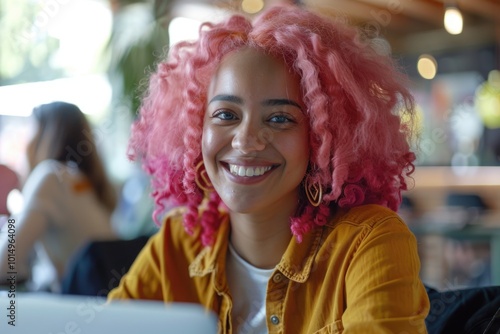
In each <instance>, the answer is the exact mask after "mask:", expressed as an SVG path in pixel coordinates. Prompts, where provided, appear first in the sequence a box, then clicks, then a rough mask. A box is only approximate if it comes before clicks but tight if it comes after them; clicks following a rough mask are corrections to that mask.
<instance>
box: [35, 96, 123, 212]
mask: <svg viewBox="0 0 500 334" xmlns="http://www.w3.org/2000/svg"><path fill="white" fill-rule="evenodd" d="M33 114H34V115H35V118H36V120H37V122H38V133H37V134H36V135H35V137H34V139H33V141H32V143H31V144H32V148H31V149H32V154H31V156H30V157H29V160H30V161H29V162H30V166H31V168H34V167H35V166H36V165H37V164H38V163H39V162H41V161H43V160H46V159H54V160H57V161H61V162H70V161H72V162H74V163H75V164H76V165H77V166H78V168H79V170H80V171H81V172H82V173H83V174H85V175H86V176H87V178H88V180H89V182H90V183H91V184H92V187H93V189H94V190H95V193H96V195H97V197H98V198H99V200H100V201H101V202H102V203H103V204H104V205H105V206H106V207H107V208H108V209H109V210H110V211H112V210H113V209H114V208H115V206H116V194H115V191H114V189H113V187H112V185H111V183H110V181H109V180H108V178H107V176H106V173H105V170H104V166H103V163H102V161H101V158H100V157H99V154H98V151H97V148H96V145H95V140H94V136H93V134H92V130H91V128H90V124H89V122H88V121H87V119H86V117H85V115H84V114H83V113H82V111H81V110H80V109H79V108H78V107H77V106H76V105H74V104H71V103H66V102H59V101H57V102H52V103H47V104H42V105H40V106H38V107H35V108H34V109H33Z"/></svg>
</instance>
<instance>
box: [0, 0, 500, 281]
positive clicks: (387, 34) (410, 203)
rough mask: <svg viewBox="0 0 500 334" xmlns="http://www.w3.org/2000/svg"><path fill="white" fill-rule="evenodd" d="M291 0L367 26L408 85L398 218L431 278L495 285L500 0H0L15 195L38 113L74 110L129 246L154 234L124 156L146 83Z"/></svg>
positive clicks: (143, 186) (4, 105) (0, 61)
mask: <svg viewBox="0 0 500 334" xmlns="http://www.w3.org/2000/svg"><path fill="white" fill-rule="evenodd" d="M284 2H285V3H296V4H300V5H303V6H305V7H307V8H310V9H312V10H314V11H317V12H318V13H321V14H323V15H326V16H329V17H331V18H332V19H333V18H335V19H342V20H346V21H349V22H351V23H352V24H355V25H357V26H359V27H360V29H361V31H362V33H363V34H366V35H367V36H370V37H371V38H372V46H373V47H374V48H376V49H377V50H378V52H381V53H387V54H392V56H393V57H394V58H396V59H397V61H398V62H399V63H400V64H401V66H402V68H403V70H404V71H405V72H406V73H407V74H408V75H409V76H410V78H411V84H412V87H411V89H412V91H413V93H414V95H415V98H416V101H417V104H418V113H419V115H418V119H419V133H420V135H421V137H420V140H419V141H418V142H417V143H416V144H415V149H416V150H417V153H418V163H417V164H418V166H417V168H416V172H415V173H414V174H413V181H412V184H411V185H410V189H409V190H408V191H407V192H405V194H404V201H403V205H402V206H401V210H400V214H401V216H402V217H403V218H404V219H405V221H406V222H407V223H408V225H409V226H410V228H411V229H412V230H413V231H414V232H415V234H416V235H417V238H418V239H419V245H420V251H421V258H422V278H423V279H424V282H426V283H428V284H430V285H433V286H435V287H438V288H441V289H447V288H456V287H460V286H481V285H488V284H493V283H495V284H500V167H499V166H500V0H474V1H470V0H456V1H451V0H302V1H299V0H296V1H290V0H289V1H278V0H265V1H263V0H199V1H194V0H193V1H188V0H182V1H181V0H177V1H174V0H0V164H3V165H5V166H7V167H9V168H10V169H11V170H13V171H15V173H16V174H17V176H18V178H19V185H17V186H15V188H22V184H23V182H24V180H25V179H26V177H27V174H28V172H29V170H28V169H29V168H28V163H27V159H26V156H25V154H24V152H26V145H27V143H28V142H29V141H30V139H31V137H32V136H33V132H34V125H33V121H32V120H31V118H30V117H29V116H30V115H31V112H32V109H33V107H34V106H36V105H39V104H42V103H47V102H50V101H54V100H62V101H67V102H71V103H74V104H76V105H78V106H79V107H80V108H81V109H82V111H83V112H84V113H85V114H86V115H87V116H88V118H89V120H90V121H91V123H92V125H93V129H94V135H95V138H96V144H97V146H98V148H99V150H101V154H102V156H103V158H104V160H105V161H104V162H105V165H106V169H107V172H108V174H109V175H110V176H111V178H112V181H113V183H114V185H115V186H116V189H117V192H118V193H119V194H120V202H119V205H118V208H117V212H116V214H115V219H114V222H113V223H114V225H115V228H116V229H117V230H118V231H119V233H120V236H121V237H122V238H123V239H132V238H136V237H138V236H143V235H146V236H147V235H150V234H151V233H154V230H155V227H154V223H153V222H152V220H151V217H150V216H151V209H152V203H151V202H152V201H151V200H150V198H149V196H148V192H149V189H148V186H149V181H148V179H147V178H146V177H145V176H144V174H143V173H142V172H141V170H140V168H139V167H138V166H137V165H136V164H134V163H132V162H130V161H128V160H127V154H126V148H127V141H128V136H129V128H130V124H131V122H132V121H133V119H134V117H135V115H136V111H137V108H138V105H139V96H140V95H141V92H142V90H143V89H144V85H145V78H146V77H147V74H148V73H149V71H151V70H152V68H153V67H154V65H155V63H156V62H157V61H158V60H159V59H160V58H161V57H162V56H164V55H165V54H166V52H168V47H169V46H170V45H172V44H174V43H176V42H178V41H181V40H189V39H192V38H195V37H196V36H197V31H198V27H199V25H200V23H201V22H203V21H206V20H210V21H217V20H221V19H223V18H224V17H226V16H228V15H229V14H232V13H234V12H239V13H242V14H244V15H248V16H252V15H255V14H256V13H258V12H259V11H261V10H262V9H263V8H265V7H267V6H271V5H273V4H277V3H284ZM0 182H1V183H2V184H3V185H4V186H6V184H7V182H8V181H7V179H6V178H3V179H1V180H0ZM13 187H14V186H13ZM8 199H9V201H8V205H7V206H8V210H9V212H10V213H12V212H14V211H16V210H20V209H21V208H22V197H21V196H20V195H19V192H17V193H16V192H13V193H11V196H9V197H8Z"/></svg>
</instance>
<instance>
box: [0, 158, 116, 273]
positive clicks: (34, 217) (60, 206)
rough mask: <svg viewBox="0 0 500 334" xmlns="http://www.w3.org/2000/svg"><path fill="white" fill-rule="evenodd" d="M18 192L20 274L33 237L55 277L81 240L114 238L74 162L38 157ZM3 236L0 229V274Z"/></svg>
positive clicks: (105, 215)
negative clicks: (21, 203) (20, 199)
mask: <svg viewBox="0 0 500 334" xmlns="http://www.w3.org/2000/svg"><path fill="white" fill-rule="evenodd" d="M23 197H24V209H23V210H22V212H21V213H20V214H19V215H18V216H17V217H13V218H14V219H15V220H16V223H15V251H16V263H15V265H16V272H17V274H18V276H19V277H23V276H27V275H28V274H29V272H30V268H29V265H30V264H29V256H30V254H31V252H32V250H33V248H34V246H35V244H36V243H37V242H38V241H39V242H41V244H42V245H43V248H44V249H45V251H46V253H47V255H48V258H49V259H50V261H51V262H52V264H53V265H54V267H55V269H56V271H57V275H58V278H59V279H60V278H61V277H62V275H63V274H64V271H65V269H66V265H67V264H68V261H69V259H70V258H71V256H72V255H73V254H74V253H75V251H77V250H78V249H79V248H80V247H82V246H83V245H84V244H85V243H86V242H88V241H90V240H97V239H115V238H116V237H115V233H114V232H113V230H112V228H111V224H110V216H111V212H109V210H107V209H106V208H105V207H104V205H103V204H101V203H100V202H99V200H98V198H97V196H96V195H95V192H94V191H93V189H92V188H91V186H90V184H89V183H88V182H87V181H86V178H85V176H84V175H83V174H82V173H81V172H80V171H79V170H78V168H77V166H76V165H69V164H63V163H61V162H58V161H55V160H45V161H43V162H41V163H39V164H38V165H37V166H36V167H35V168H34V169H33V171H32V172H31V173H30V175H29V177H28V179H27V181H26V183H25V185H24V187H23ZM4 229H5V227H4ZM5 239H6V238H5V236H4V235H2V237H1V239H0V269H1V271H0V276H4V275H5V273H6V272H7V271H8V270H7V269H6V268H7V263H6V259H7V256H6V251H7V250H6V247H5V244H6V240H5Z"/></svg>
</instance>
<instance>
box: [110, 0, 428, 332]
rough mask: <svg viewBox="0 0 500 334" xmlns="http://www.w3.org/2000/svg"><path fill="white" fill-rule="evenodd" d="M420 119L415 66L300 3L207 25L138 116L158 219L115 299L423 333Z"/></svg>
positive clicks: (243, 317) (251, 319) (266, 326)
mask: <svg viewBox="0 0 500 334" xmlns="http://www.w3.org/2000/svg"><path fill="white" fill-rule="evenodd" d="M402 113H405V114H406V116H405V122H402V119H401V114H402ZM412 115H413V100H412V97H411V95H410V93H409V92H408V90H407V89H406V88H405V78H404V76H403V75H402V74H400V72H398V71H397V67H396V66H395V64H394V63H393V62H392V60H391V59H390V58H388V57H387V56H383V55H379V54H378V53H377V52H376V51H375V49H374V48H372V46H371V45H370V41H369V40H367V39H364V38H363V36H362V35H361V34H360V33H359V31H358V30H356V29H354V28H351V27H349V26H347V25H345V23H342V22H334V21H331V20H327V19H325V18H322V17H320V16H318V15H316V14H313V13H311V12H309V11H307V10H304V9H301V8H297V7H294V6H281V7H273V8H271V9H269V10H267V11H265V12H264V13H262V14H261V15H260V16H259V17H257V18H256V20H255V21H254V22H253V23H252V22H250V21H249V20H247V19H246V18H244V17H242V16H238V15H235V16H232V17H230V18H229V19H227V20H226V21H224V22H222V23H218V24H212V23H205V24H204V25H203V26H202V28H201V29H200V37H199V39H198V40H197V41H195V42H182V43H179V44H177V45H176V46H174V47H173V48H172V49H171V50H170V53H169V56H168V59H167V60H165V61H164V62H161V63H160V64H159V65H158V67H157V69H156V71H155V73H153V74H152V76H151V79H150V82H149V90H148V91H147V93H146V95H145V97H144V99H143V103H142V108H141V111H140V116H139V118H138V120H137V121H136V123H135V124H134V126H133V129H132V130H133V131H132V138H131V141H130V146H131V149H132V150H133V151H132V156H133V157H135V158H138V159H141V160H142V162H143V164H144V167H145V169H146V171H147V172H148V173H149V174H151V176H152V180H153V181H152V182H153V189H154V191H153V196H154V198H155V200H156V211H155V213H154V218H155V220H156V221H157V222H158V223H159V224H160V225H161V229H160V231H159V232H158V233H157V234H156V235H155V236H153V237H152V238H151V239H150V241H149V243H148V244H147V245H146V246H145V248H144V249H143V250H142V252H141V253H140V255H139V256H138V258H137V259H136V261H135V263H134V265H133V266H132V268H131V269H130V271H129V273H128V274H127V275H125V276H124V278H123V279H122V281H121V282H120V285H119V287H118V288H116V289H115V290H113V291H111V293H110V294H109V298H110V299H111V300H114V299H130V298H137V299H153V300H163V301H165V302H192V303H199V304H202V305H204V306H205V307H206V308H207V309H210V310H213V311H214V312H215V313H216V314H218V316H219V326H220V331H221V332H223V333H267V332H269V333H342V332H343V333H372V332H377V333H396V332H397V333H402V332H408V333H410V332H411V333H423V332H426V328H425V323H424V319H425V317H426V315H427V312H428V310H429V301H428V298H427V294H426V291H425V289H424V286H423V285H422V282H421V281H420V279H419V269H420V262H419V257H418V254H417V246H416V240H415V237H414V236H413V234H412V233H411V232H410V231H409V229H408V228H407V226H406V225H405V223H404V222H403V221H402V220H401V218H400V217H399V216H398V215H397V214H396V213H395V212H394V211H395V210H397V208H398V206H399V203H400V201H401V191H402V190H405V189H406V188H407V184H406V181H405V178H406V177H407V176H408V175H410V174H411V173H412V172H413V169H414V165H413V161H414V160H415V155H414V153H413V152H412V151H411V150H410V147H409V143H408V139H409V138H410V136H411V135H412V134H411V126H410V125H411V122H410V121H408V120H411V119H412ZM171 203H175V204H177V205H179V206H180V207H179V208H178V209H174V210H173V211H170V212H168V213H167V214H164V211H165V210H164V207H166V206H167V205H170V204H171Z"/></svg>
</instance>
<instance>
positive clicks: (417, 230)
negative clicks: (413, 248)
mask: <svg viewBox="0 0 500 334" xmlns="http://www.w3.org/2000/svg"><path fill="white" fill-rule="evenodd" d="M434 219H435V218H434ZM434 219H432V220H429V219H428V218H427V219H425V220H422V219H421V220H419V221H417V222H413V223H412V224H411V225H410V229H411V230H412V232H413V233H414V234H415V236H416V237H417V238H418V237H423V236H429V235H437V236H440V237H444V238H449V239H453V240H458V241H471V242H488V243H489V244H490V253H491V255H490V256H491V260H490V266H491V283H492V284H493V285H500V214H498V213H495V214H489V215H484V216H478V217H477V218H476V219H474V221H473V223H472V224H463V225H462V224H456V223H450V224H447V223H443V220H440V222H437V221H434V222H433V220H434Z"/></svg>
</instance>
